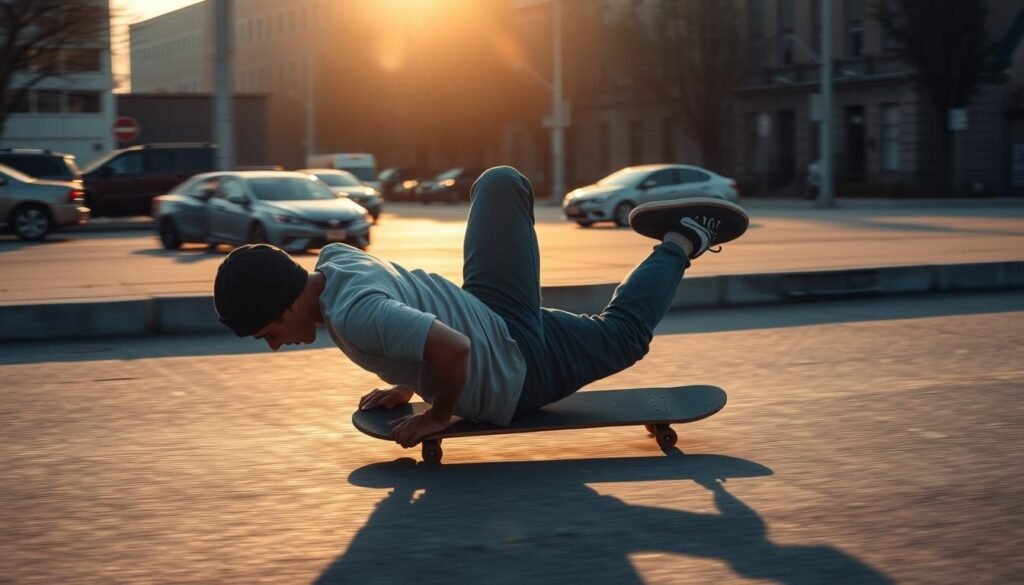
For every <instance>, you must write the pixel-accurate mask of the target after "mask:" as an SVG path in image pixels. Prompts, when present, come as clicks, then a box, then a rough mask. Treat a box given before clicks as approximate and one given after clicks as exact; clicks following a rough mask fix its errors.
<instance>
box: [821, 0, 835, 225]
mask: <svg viewBox="0 0 1024 585" xmlns="http://www.w3.org/2000/svg"><path fill="white" fill-rule="evenodd" d="M820 2H821V122H820V128H819V130H820V132H821V134H820V135H819V137H818V138H819V140H818V142H819V145H820V152H821V161H820V162H819V166H820V168H821V185H820V187H819V191H818V205H820V206H822V207H833V206H835V204H836V203H835V192H834V189H835V183H834V181H833V176H832V0H820Z"/></svg>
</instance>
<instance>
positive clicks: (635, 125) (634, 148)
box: [629, 120, 644, 164]
mask: <svg viewBox="0 0 1024 585" xmlns="http://www.w3.org/2000/svg"><path fill="white" fill-rule="evenodd" d="M643 161H644V123H643V122H641V121H640V120H633V121H632V122H630V123H629V164H639V163H642V162H643Z"/></svg>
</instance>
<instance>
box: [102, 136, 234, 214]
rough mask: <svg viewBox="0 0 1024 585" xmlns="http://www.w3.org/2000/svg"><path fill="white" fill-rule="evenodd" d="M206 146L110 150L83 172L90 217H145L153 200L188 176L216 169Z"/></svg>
mask: <svg viewBox="0 0 1024 585" xmlns="http://www.w3.org/2000/svg"><path fill="white" fill-rule="evenodd" d="M215 154H216V147H215V146H212V145H210V144H200V143H182V144H144V145H141V146H131V147H128V148H122V149H120V150H114V151H112V152H110V153H109V154H107V155H106V156H104V157H101V158H99V159H98V160H96V161H94V162H92V163H90V164H89V165H88V166H87V167H86V168H85V169H84V170H83V171H82V178H83V180H84V181H85V199H86V202H87V203H88V205H89V208H90V209H92V213H93V215H96V216H100V215H110V216H124V215H146V214H147V213H149V210H150V208H151V207H152V203H153V197H156V196H157V195H160V194H161V193H166V192H167V190H168V189H170V188H171V187H174V186H175V185H177V184H178V183H181V182H182V181H184V180H185V179H187V178H189V177H191V176H192V175H195V174H198V173H203V172H208V171H212V170H214V169H215V168H216V165H215V158H216V156H215Z"/></svg>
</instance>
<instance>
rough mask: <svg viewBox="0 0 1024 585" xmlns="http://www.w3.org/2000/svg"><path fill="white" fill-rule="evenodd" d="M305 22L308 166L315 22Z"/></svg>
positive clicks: (313, 138) (311, 150)
mask: <svg viewBox="0 0 1024 585" xmlns="http://www.w3.org/2000/svg"><path fill="white" fill-rule="evenodd" d="M310 16H312V15H310ZM307 22H308V23H309V27H310V29H311V30H309V31H307V32H306V103H305V106H306V108H305V109H306V163H305V164H307V165H309V164H311V163H310V162H309V159H310V157H311V156H312V155H314V154H316V148H315V147H314V145H315V144H316V136H315V135H314V132H315V131H316V130H315V128H316V126H315V125H314V124H313V117H314V115H315V113H316V112H315V110H314V107H315V105H316V102H315V100H314V98H313V90H314V84H313V55H314V54H315V52H314V51H313V39H314V38H315V36H316V35H314V34H313V29H315V28H316V27H315V25H314V23H315V22H316V19H314V18H310V19H309V20H308V21H307Z"/></svg>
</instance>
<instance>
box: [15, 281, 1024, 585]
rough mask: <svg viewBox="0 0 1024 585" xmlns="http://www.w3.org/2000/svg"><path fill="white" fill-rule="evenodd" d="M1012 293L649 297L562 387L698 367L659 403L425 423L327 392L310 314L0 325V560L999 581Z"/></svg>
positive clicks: (79, 568)
mask: <svg viewBox="0 0 1024 585" xmlns="http://www.w3.org/2000/svg"><path fill="white" fill-rule="evenodd" d="M1022 343H1024V296H1022V295H1020V294H1019V293H1017V292H1002V293H957V294H944V293H933V294H928V295H920V296H912V297H894V298H883V299H867V300H856V301H839V302H815V303H803V304H797V305H772V306H759V307H738V308H737V307H734V308H725V309H708V310H702V311H696V312H695V311H684V312H676V313H673V314H670V316H669V317H668V318H667V319H666V320H665V321H664V322H663V324H662V326H661V327H660V328H659V329H658V332H657V335H656V336H655V339H654V343H653V345H652V347H651V352H650V353H649V354H648V355H647V357H645V358H644V360H642V361H641V362H639V363H638V364H637V365H635V366H634V367H632V368H630V369H628V370H626V371H624V372H622V373H620V374H617V375H615V376H612V377H611V378H608V379H605V380H601V381H598V382H596V383H594V384H592V385H591V386H590V387H588V388H587V389H586V390H584V391H592V390H600V389H609V388H616V387H623V388H628V387H637V386H670V385H678V384H712V385H717V386H720V387H722V388H724V389H725V390H726V391H727V392H728V394H729V403H728V404H727V405H726V407H725V408H724V409H723V410H722V411H721V412H720V413H718V414H716V415H715V416H713V417H711V418H709V419H706V420H703V421H699V422H696V423H692V424H689V425H682V426H680V427H678V429H677V430H678V431H679V434H680V441H679V444H678V446H677V447H678V448H677V449H673V450H671V451H669V452H668V453H662V452H661V451H660V450H659V449H658V447H657V445H656V444H655V442H654V440H653V439H652V438H651V437H649V436H647V435H646V433H645V432H644V431H643V429H642V428H616V429H589V430H581V431H566V432H558V433H539V434H528V435H518V436H508V437H483V438H467V439H463V440H451V441H446V442H445V463H443V464H442V465H440V466H427V465H423V464H418V463H417V460H418V452H417V451H416V450H410V451H405V450H402V449H401V448H400V447H398V446H397V445H394V444H390V443H387V442H384V441H379V440H376V439H372V438H370V437H366V436H364V435H362V434H360V433H359V432H358V431H356V430H355V429H354V428H353V427H352V426H351V423H350V420H349V417H350V413H351V411H352V409H353V408H354V406H355V404H356V402H357V401H358V398H359V396H360V395H361V394H363V393H364V392H366V391H368V390H369V389H371V388H372V387H374V385H375V384H378V383H379V382H378V381H377V380H376V379H375V377H374V376H372V375H370V374H368V373H366V372H362V371H360V370H359V369H358V368H356V367H355V366H354V365H352V364H351V363H349V362H348V361H347V360H345V359H344V357H343V356H342V355H341V354H340V353H339V352H338V351H337V350H336V349H334V348H333V347H331V346H330V345H329V343H327V342H326V341H324V340H321V341H320V342H318V344H316V345H315V346H313V347H308V348H292V349H289V350H287V351H286V350H282V351H280V352H277V353H270V352H268V351H266V349H265V347H264V346H262V345H261V344H259V343H258V342H256V341H254V340H245V339H234V338H230V337H227V336H221V335H215V336H162V337H149V338H142V339H139V338H113V339H98V340H76V341H60V342H53V341H44V342H22V343H18V344H4V345H0V376H2V377H3V379H4V380H5V381H6V382H5V384H4V391H3V392H0V575H2V578H0V581H3V582H10V583H26V584H33V583H47V584H49V583H58V582H59V583H104V584H106V583H172V582H174V583H182V582H190V583H192V582H194V583H256V582H267V583H310V582H312V583H385V584H386V583H410V582H416V583H425V584H431V583H439V584H440V583H475V582H481V583H499V584H500V583H515V584H519V583H524V582H529V583H538V584H543V583H557V584H562V583H591V584H595V585H596V584H604V583H608V584H616V585H618V584H629V583H637V584H639V583H645V584H660V583H670V584H686V583H733V582H759V583H762V582H779V583H891V582H905V583H937V584H944V583H950V584H962V583H981V584H984V583H1010V582H1015V581H1017V580H1018V578H1019V575H1020V574H1021V573H1022V572H1024V561H1022V557H1021V556H1020V554H1019V549H1020V545H1021V543H1022V542H1024V528H1022V527H1021V523H1020V517H1021V506H1020V502H1022V501H1024V487H1022V486H1024V481H1022V480H1024V477H1022V472H1021V469H1022V466H1021V465H1020V463H1021V460H1020V459H1021V458H1020V453H1021V444H1022V439H1024V434H1022V429H1024V424H1022V423H1024V402H1021V401H1020V400H1019V398H1020V396H1019V394H1020V389H1021V388H1022V387H1024V369H1022V363H1021V359H1020V348H1021V346H1022Z"/></svg>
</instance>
